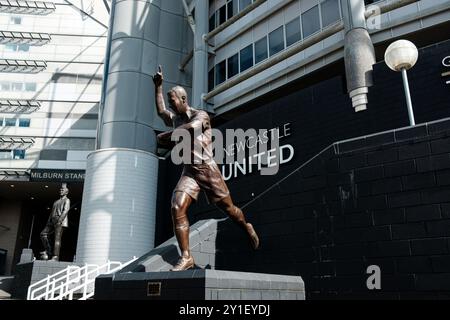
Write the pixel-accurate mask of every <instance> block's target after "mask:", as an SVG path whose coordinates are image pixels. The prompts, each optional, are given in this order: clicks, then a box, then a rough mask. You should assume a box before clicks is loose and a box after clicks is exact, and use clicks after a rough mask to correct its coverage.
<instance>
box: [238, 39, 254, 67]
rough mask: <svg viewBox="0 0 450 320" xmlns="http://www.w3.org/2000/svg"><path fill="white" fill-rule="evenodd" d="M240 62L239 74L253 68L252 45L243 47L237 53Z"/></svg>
mask: <svg viewBox="0 0 450 320" xmlns="http://www.w3.org/2000/svg"><path fill="white" fill-rule="evenodd" d="M239 58H240V62H241V66H240V72H242V71H245V70H247V69H248V68H251V67H253V44H251V45H249V46H247V47H245V48H244V49H242V50H241V51H240V52H239Z"/></svg>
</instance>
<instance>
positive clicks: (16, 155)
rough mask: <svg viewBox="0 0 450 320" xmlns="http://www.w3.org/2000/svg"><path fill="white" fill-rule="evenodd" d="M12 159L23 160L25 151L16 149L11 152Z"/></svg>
mask: <svg viewBox="0 0 450 320" xmlns="http://www.w3.org/2000/svg"><path fill="white" fill-rule="evenodd" d="M13 159H15V160H17V159H25V150H22V149H16V150H13Z"/></svg>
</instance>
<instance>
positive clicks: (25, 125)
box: [19, 119, 30, 128]
mask: <svg viewBox="0 0 450 320" xmlns="http://www.w3.org/2000/svg"><path fill="white" fill-rule="evenodd" d="M29 126H30V119H19V127H22V128H28V127H29Z"/></svg>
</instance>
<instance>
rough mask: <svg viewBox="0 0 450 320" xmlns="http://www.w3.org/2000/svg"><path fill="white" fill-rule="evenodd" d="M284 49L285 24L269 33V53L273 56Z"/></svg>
mask: <svg viewBox="0 0 450 320" xmlns="http://www.w3.org/2000/svg"><path fill="white" fill-rule="evenodd" d="M283 49H284V35H283V26H281V27H279V28H278V29H276V30H274V31H272V32H271V33H269V55H270V56H272V55H274V54H276V53H278V52H280V51H282V50H283Z"/></svg>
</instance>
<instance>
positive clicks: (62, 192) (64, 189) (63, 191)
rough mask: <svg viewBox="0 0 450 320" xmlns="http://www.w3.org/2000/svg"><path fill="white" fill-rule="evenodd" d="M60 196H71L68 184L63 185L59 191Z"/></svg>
mask: <svg viewBox="0 0 450 320" xmlns="http://www.w3.org/2000/svg"><path fill="white" fill-rule="evenodd" d="M59 194H60V195H61V196H67V195H68V194H69V188H67V183H63V184H62V185H61V188H60V189H59Z"/></svg>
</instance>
